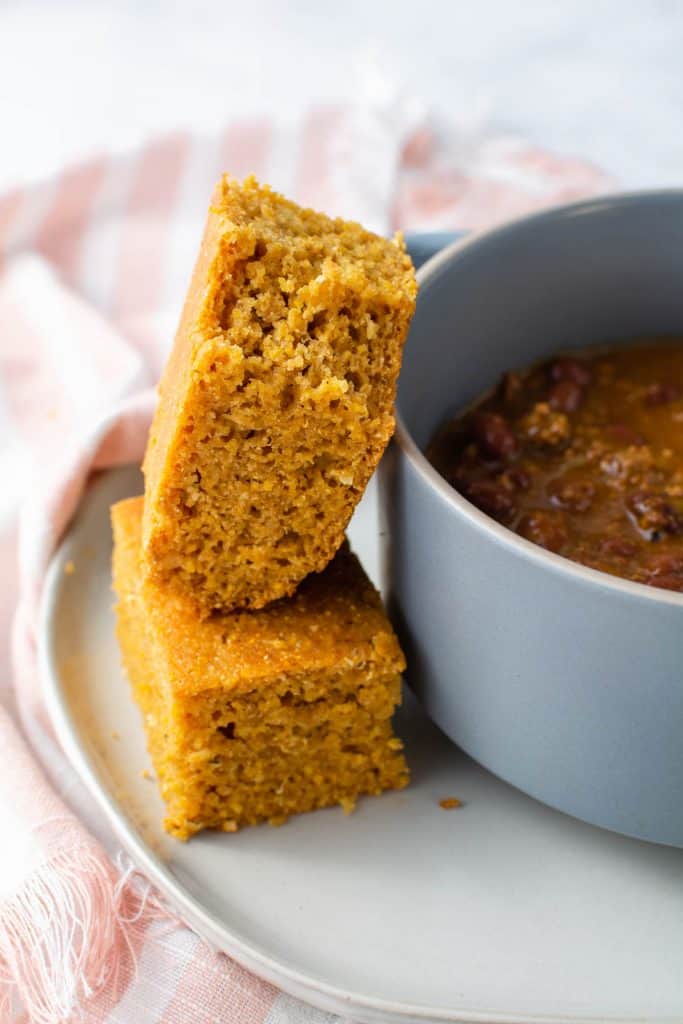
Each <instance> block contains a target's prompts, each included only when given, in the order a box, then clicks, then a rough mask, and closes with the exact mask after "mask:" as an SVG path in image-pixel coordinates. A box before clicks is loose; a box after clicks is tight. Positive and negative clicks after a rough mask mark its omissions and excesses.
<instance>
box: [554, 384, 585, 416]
mask: <svg viewBox="0 0 683 1024" xmlns="http://www.w3.org/2000/svg"><path fill="white" fill-rule="evenodd" d="M548 401H549V402H550V406H551V408H552V409H556V410H558V411H559V412H576V410H577V409H578V408H579V406H580V405H581V403H582V401H583V388H582V387H580V386H579V385H578V384H577V383H576V382H575V381H573V380H558V382H557V383H556V384H553V386H552V387H551V389H550V393H549V395H548Z"/></svg>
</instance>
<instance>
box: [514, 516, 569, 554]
mask: <svg viewBox="0 0 683 1024" xmlns="http://www.w3.org/2000/svg"><path fill="white" fill-rule="evenodd" d="M517 529H518V531H519V533H521V535H522V536H523V537H526V539H527V540H531V541H533V542H534V544H538V545H539V546H540V547H542V548H546V549H547V550H548V551H555V552H558V551H560V550H561V549H562V548H563V547H564V545H565V544H566V543H567V539H568V534H567V524H566V521H565V518H564V515H563V514H562V513H561V512H559V511H557V510H555V509H535V510H534V511H533V512H529V513H527V515H525V516H523V517H522V519H521V520H520V522H519V525H518V527H517Z"/></svg>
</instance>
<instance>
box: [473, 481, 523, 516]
mask: <svg viewBox="0 0 683 1024" xmlns="http://www.w3.org/2000/svg"><path fill="white" fill-rule="evenodd" d="M464 495H465V497H466V498H467V499H468V500H469V501H471V502H472V504H473V505H476V506H477V508H479V509H481V511H482V512H485V513H486V515H488V516H491V518H492V519H497V520H498V522H500V523H509V522H511V521H512V520H513V519H514V516H515V512H516V508H515V502H514V498H513V496H512V495H511V494H510V492H509V491H508V490H506V488H505V487H504V486H503V485H502V484H501V483H499V482H498V481H496V480H472V481H471V482H470V483H469V484H468V485H467V486H466V487H465V488H464Z"/></svg>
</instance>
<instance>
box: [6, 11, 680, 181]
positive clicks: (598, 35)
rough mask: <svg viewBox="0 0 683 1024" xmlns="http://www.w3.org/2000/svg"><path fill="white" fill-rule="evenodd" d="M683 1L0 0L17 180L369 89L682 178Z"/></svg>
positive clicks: (625, 173) (11, 171)
mask: <svg viewBox="0 0 683 1024" xmlns="http://www.w3.org/2000/svg"><path fill="white" fill-rule="evenodd" d="M682 44H683V3H681V2H680V0H556V2H551V0H524V2H523V3H512V2H511V0H474V2H472V0H468V2H463V0H383V2H380V0H343V2H342V3H339V2H334V3H332V2H329V0H318V2H312V0H290V2H276V0H240V2H234V0H192V2H177V3H173V2H170V0H165V2H162V0H118V2H115V0H0V126H1V128H2V147H1V150H0V155H1V158H0V189H3V188H5V187H7V186H9V185H11V184H13V183H15V182H17V181H27V180H31V179H36V178H39V177H42V176H44V175H47V174H49V173H51V172H52V171H54V170H55V169H56V168H58V167H60V166H62V165H63V164H64V163H65V162H67V161H70V160H72V159H73V158H74V157H77V156H81V155H83V154H85V153H89V152H91V151H92V150H94V149H102V148H107V149H116V150H120V149H123V148H126V147H128V146H130V145H131V144H134V143H136V142H138V141H139V140H140V139H141V138H143V137H144V136H146V135H149V134H150V133H151V132H158V131H160V130H164V129H168V128H175V127H179V126H188V125H189V126H194V127H196V128H198V129H203V130H207V131H212V130H213V129H214V128H216V127H217V126H219V125H221V124H222V123H223V122H224V121H225V120H226V119H227V118H229V117H233V116H235V115H236V114H238V113H240V112H244V113H247V112H252V111H255V110H259V111H265V112H271V113H273V112H275V113H279V114H281V116H283V117H284V116H286V115H287V114H292V113H294V112H296V111H299V110H301V109H302V108H303V107H305V106H308V105H310V104H311V103H312V102H314V101H319V100H321V99H322V100H324V99H342V100H343V99H344V98H347V97H353V96H354V94H356V93H357V90H358V89H359V81H361V79H362V70H361V69H362V68H363V67H367V66H368V64H370V65H373V64H374V66H375V67H381V68H382V69H383V71H385V72H386V73H387V76H388V78H389V80H390V81H392V82H394V83H395V84H396V85H397V86H399V87H400V88H401V89H402V90H403V91H404V92H406V93H408V94H409V95H411V96H414V97H415V99H416V100H417V101H420V102H421V103H423V104H424V106H425V108H426V109H428V110H432V111H435V112H437V113H440V114H443V115H447V116H449V117H451V118H452V119H453V120H454V122H455V123H456V124H458V125H460V126H461V127H463V128H464V130H465V131H467V132H474V133H484V134H485V133H487V132H501V131H502V132H505V133H512V134H518V135H522V136H525V137H526V138H528V139H530V140H531V141H533V142H536V143H539V144H541V145H544V146H547V147H549V148H551V149H554V150H556V151H558V152H562V153H565V154H568V155H578V156H583V157H588V158H590V159H592V160H593V161H595V162H596V163H598V164H599V165H600V166H602V167H603V168H604V169H605V170H607V171H609V172H611V173H613V174H614V175H615V176H616V177H617V178H618V179H619V181H621V182H622V183H623V185H624V186H626V187H631V188H635V187H641V186H646V185H653V184H662V185H671V184H679V183H680V182H681V177H682V174H681V172H682V170H683V131H682V130H681V127H682V125H681V122H682V119H683V69H682V67H681V49H682Z"/></svg>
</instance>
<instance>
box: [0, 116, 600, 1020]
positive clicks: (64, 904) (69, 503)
mask: <svg viewBox="0 0 683 1024" xmlns="http://www.w3.org/2000/svg"><path fill="white" fill-rule="evenodd" d="M223 171H229V172H230V173H232V174H234V175H236V176H238V177H243V176H245V175H246V174H249V173H255V174H256V175H257V177H259V178H260V179H261V180H263V181H268V182H269V183H271V184H272V185H273V186H274V187H276V188H278V189H279V190H281V191H284V192H285V193H286V194H288V195H290V196H292V197H293V198H295V199H296V200H298V201H300V202H303V203H305V204H307V205H310V206H314V207H317V208H320V209H324V210H325V211H327V212H329V213H331V214H335V215H341V216H346V217H352V218H354V219H356V220H360V221H362V222H363V223H364V224H366V225H367V226H368V227H370V228H372V229H374V230H376V231H380V232H383V233H386V232H389V231H393V230H396V229H398V228H400V229H403V230H404V231H414V230H436V229H448V228H472V229H477V228H481V227H486V226H489V225H491V224H494V223H497V222H499V221H502V220H504V219H507V218H508V217H510V216H516V215H519V214H521V213H523V212H525V211H527V210H530V209H534V208H538V207H541V206H544V205H551V204H554V203H557V202H566V201H569V200H572V199H575V198H581V197H584V196H587V195H597V194H599V193H601V192H604V191H606V190H608V189H609V188H610V187H612V186H613V183H612V182H611V181H610V180H609V179H608V178H606V177H605V176H604V175H602V174H601V173H600V172H599V171H597V170H596V169H594V168H592V167H590V166H589V165H586V164H585V163H583V162H582V161H580V160H575V159H565V158H558V157H554V156H552V155H550V154H548V153H545V152H543V151H541V150H539V149H537V148H535V147H533V146H530V145H528V144H526V143H525V142H523V141H521V140H518V139H514V138H509V137H505V138H503V137H491V136H489V135H485V136H478V135H476V133H471V132H470V133H469V134H466V135H465V134H463V133H458V132H457V131H456V130H454V129H452V128H451V129H444V127H443V126H438V125H431V124H430V123H429V121H428V119H427V118H426V117H425V115H424V112H423V111H421V110H420V109H419V105H416V104H414V103H410V102H406V101H405V100H401V99H396V98H395V97H394V98H392V99H391V100H390V101H389V100H386V99H385V100H383V101H382V102H376V103H371V102H368V103H364V104H363V105H362V106H359V107H357V108H344V109H338V108H325V109H313V110H311V111H310V113H309V114H308V115H307V116H306V117H305V118H303V119H302V120H300V121H298V122H296V123H295V122H291V123H287V124H279V123H276V122H275V121H273V120H271V119H269V118H266V117H264V118H254V119H250V120H237V121H234V122H231V123H229V124H228V125H227V126H226V127H225V128H224V130H222V131H220V132H217V133H216V135H215V136H214V137H211V138H206V137H201V138H200V137H196V136H193V135H191V134H188V133H178V134H176V135H173V136H170V137H164V138H159V139H153V140H151V141H150V142H149V143H148V144H147V145H145V146H144V147H143V148H141V149H139V150H138V151H136V152H133V153H130V154H127V155H125V156H119V157H115V158H114V157H111V156H107V155H101V156H96V157H94V158H93V159H92V160H90V161H89V162H87V163H84V164H81V165H79V166H76V167H70V168H67V169H65V170H64V172H63V173H62V174H61V175H60V176H59V177H58V178H56V179H54V180H50V181H47V182H44V183H42V184H40V185H38V186H34V187H31V188H26V189H24V188H17V189H16V190H14V191H13V192H11V193H9V194H6V195H4V196H1V197H0V471H1V478H2V487H1V488H0V579H1V580H2V587H1V589H0V701H1V704H2V706H0V820H2V822H3V832H4V841H3V853H2V855H1V856H0V860H1V863H2V868H3V871H2V872H1V873H0V1021H2V1022H4V1021H8V1022H9V1021H14V1020H17V1021H26V1022H29V1021H35V1022H38V1024H58V1022H64V1021H84V1022H87V1024H90V1022H92V1024H95V1022H97V1024H100V1022H108V1024H138V1022H140V1024H142V1022H144V1024H148V1022H155V1021H158V1022H162V1021H163V1022H168V1024H181V1022H187V1021H190V1020H191V1021H192V1022H193V1024H209V1022H213V1024H215V1022H224V1021H225V1022H240V1024H266V1022H268V1024H293V1022H307V1024H323V1022H327V1021H333V1020H334V1019H335V1018H333V1017H332V1016H331V1015H330V1014H328V1013H325V1012H323V1011H321V1010H316V1009H313V1008H311V1007H308V1006H306V1005H304V1004H302V1003H300V1002H298V1001H297V1000H296V999H294V998H292V997H290V996H288V995H286V994H285V993H282V992H280V991H278V990H277V989H275V988H274V987H273V986H272V985H270V984H267V983H266V982H263V981H261V980H259V979H258V978H256V977H254V976H253V975H252V974H250V973H248V972H247V971H246V970H245V969H244V968H242V967H241V966H240V965H239V964H237V963H236V962H234V961H232V960H230V959H229V958H228V957H227V956H225V955H223V954H220V953H217V952H215V951H214V950H212V949H210V948H209V947H208V945H206V944H205V943H204V942H203V941H202V940H201V939H200V938H199V937H198V936H197V935H195V934H194V933H193V932H192V931H191V930H190V929H189V928H188V927H186V926H185V925H184V924H183V923H182V922H179V921H176V920H175V919H174V918H173V917H172V916H170V915H169V914H167V913H166V912H165V911H164V908H163V905H162V902H161V901H160V899H159V898H158V896H157V894H155V893H154V892H152V891H151V889H150V887H149V885H148V884H147V883H146V882H145V880H144V879H143V878H140V877H139V875H138V874H137V873H136V872H135V871H134V870H133V869H132V867H131V866H130V865H129V864H127V862H126V860H125V858H124V857H123V856H122V854H121V851H120V849H119V848H118V845H117V842H116V840H115V838H114V837H113V835H112V834H111V833H110V832H109V830H108V828H107V826H106V823H105V822H104V821H103V819H102V816H101V815H100V813H99V811H98V810H97V809H96V808H95V806H94V804H93V802H92V800H91V798H90V797H89V795H88V794H87V793H86V791H85V789H84V787H83V785H82V784H81V782H80V781H79V779H78V777H77V776H76V773H75V772H74V770H73V769H72V768H71V766H70V764H69V762H68V760H67V758H66V757H65V755H64V753H63V752H62V750H61V749H60V747H59V744H58V742H57V740H56V738H55V735H54V732H53V730H52V727H51V724H50V721H49V719H48V716H47V713H46V710H45V707H44V704H43V700H42V697H41V687H40V675H39V666H38V662H37V646H36V645H37V631H38V628H39V611H40V598H41V589H42V583H43V579H44V576H45V572H46V569H47V566H48V564H49V560H50V557H51V555H52V553H53V552H54V549H55V546H56V544H57V543H58V541H59V538H60V536H61V535H62V534H63V532H64V531H65V529H66V528H67V527H68V524H69V521H70V519H71V517H72V516H73V514H74V512H75V510H76V508H77V506H78V502H79V499H80V496H81V495H82V493H83V490H84V488H85V487H86V486H87V481H88V478H89V475H90V474H91V473H92V472H93V470H96V469H103V468H107V467H111V466H115V465H121V464H125V463H129V462H136V463H139V461H140V459H141V457H142V454H143V451H144V445H145V441H146V434H147V430H148V427H149V423H150V418H151V415H152V412H153V408H154V400H155V393H154V390H153V388H154V385H155V383H156V381H157V379H158V376H159V373H160V369H161V367H162V365H163V363H164V359H165V357H166V355H167V352H168V349H169V346H170V344H171V341H172V338H173V333H174V329H175V325H176V323H177V320H178V316H179V312H180V308H181V305H182V301H183V298H184V294H185V289H186V286H187V282H188V280H189V275H190V271H191V266H192V262H193V260H194V257H195V255H196V251H197V248H198V244H199V238H200V233H201V229H202V222H203V219H204V216H205V212H206V208H207V206H208V201H209V197H210V194H211V190H212V187H213V185H214V184H215V182H216V180H217V179H218V177H219V175H220V173H222V172H223ZM17 551H18V558H17ZM11 666H12V667H11Z"/></svg>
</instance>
